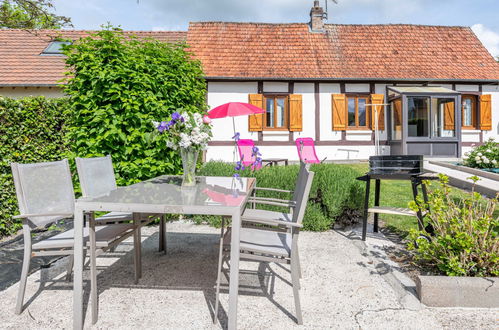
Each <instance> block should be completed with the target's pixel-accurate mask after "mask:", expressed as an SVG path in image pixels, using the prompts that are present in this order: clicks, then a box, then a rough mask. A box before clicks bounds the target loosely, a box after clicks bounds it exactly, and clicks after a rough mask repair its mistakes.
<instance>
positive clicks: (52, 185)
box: [11, 159, 75, 226]
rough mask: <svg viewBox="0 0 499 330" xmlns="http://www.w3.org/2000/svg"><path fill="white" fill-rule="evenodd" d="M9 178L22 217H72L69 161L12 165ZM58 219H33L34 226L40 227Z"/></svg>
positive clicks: (73, 200)
mask: <svg viewBox="0 0 499 330" xmlns="http://www.w3.org/2000/svg"><path fill="white" fill-rule="evenodd" d="M11 168H12V174H13V177H14V185H15V187H16V194H17V201H18V203H19V210H20V211H21V214H45V213H66V214H73V213H74V204H75V198H74V191H73V183H72V181H71V172H70V170H69V164H68V160H67V159H64V160H61V161H57V162H46V163H35V164H18V163H12V164H11ZM60 218H61V217H60V216H47V217H32V218H29V220H30V221H31V222H32V223H33V224H34V225H35V226H43V225H45V224H48V223H50V222H53V221H55V220H58V219H60Z"/></svg>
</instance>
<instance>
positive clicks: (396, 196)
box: [351, 163, 466, 236]
mask: <svg viewBox="0 0 499 330" xmlns="http://www.w3.org/2000/svg"><path fill="white" fill-rule="evenodd" d="M351 166H352V167H353V168H355V169H357V170H359V171H360V172H362V173H365V172H367V171H368V168H369V165H368V164H367V163H357V164H352V165H351ZM435 185H437V182H432V183H431V185H430V187H429V188H430V189H431V187H433V186H435ZM420 194H421V191H420ZM451 194H452V195H453V196H455V197H457V198H459V197H462V196H463V195H465V194H466V192H464V191H463V190H461V189H457V188H452V189H451ZM412 200H413V197H412V188H411V184H410V181H404V180H382V181H381V198H380V205H384V206H393V207H405V208H407V207H408V203H409V202H410V201H412ZM373 201H374V181H373V182H371V205H372V203H373ZM379 219H380V220H381V221H382V222H384V223H385V226H386V227H388V228H390V229H392V230H395V231H396V232H398V233H400V234H401V235H403V236H406V235H407V233H408V232H409V230H410V229H412V228H414V229H417V228H418V225H417V219H416V218H415V217H408V216H399V215H390V214H380V215H379Z"/></svg>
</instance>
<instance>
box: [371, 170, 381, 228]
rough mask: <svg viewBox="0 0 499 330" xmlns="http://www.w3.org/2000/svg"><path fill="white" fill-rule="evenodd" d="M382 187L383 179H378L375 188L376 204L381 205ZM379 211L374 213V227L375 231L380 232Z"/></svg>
mask: <svg viewBox="0 0 499 330" xmlns="http://www.w3.org/2000/svg"><path fill="white" fill-rule="evenodd" d="M380 188H381V180H379V179H376V186H375V188H374V206H379V197H380V196H379V195H380ZM378 217H379V214H378V213H374V229H373V231H374V232H375V233H377V232H378Z"/></svg>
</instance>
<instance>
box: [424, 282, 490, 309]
mask: <svg viewBox="0 0 499 330" xmlns="http://www.w3.org/2000/svg"><path fill="white" fill-rule="evenodd" d="M416 291H417V293H418V297H419V300H420V301H421V302H422V303H423V304H425V305H426V306H433V307H484V308H498V307H499V277H454V276H418V278H417V279H416Z"/></svg>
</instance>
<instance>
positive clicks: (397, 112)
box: [392, 98, 402, 127]
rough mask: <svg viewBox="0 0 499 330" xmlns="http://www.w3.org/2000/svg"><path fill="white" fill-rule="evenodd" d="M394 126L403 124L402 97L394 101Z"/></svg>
mask: <svg viewBox="0 0 499 330" xmlns="http://www.w3.org/2000/svg"><path fill="white" fill-rule="evenodd" d="M392 111H393V121H394V123H393V126H394V127H396V126H402V99H400V98H399V99H396V100H394V101H393V109H392Z"/></svg>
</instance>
